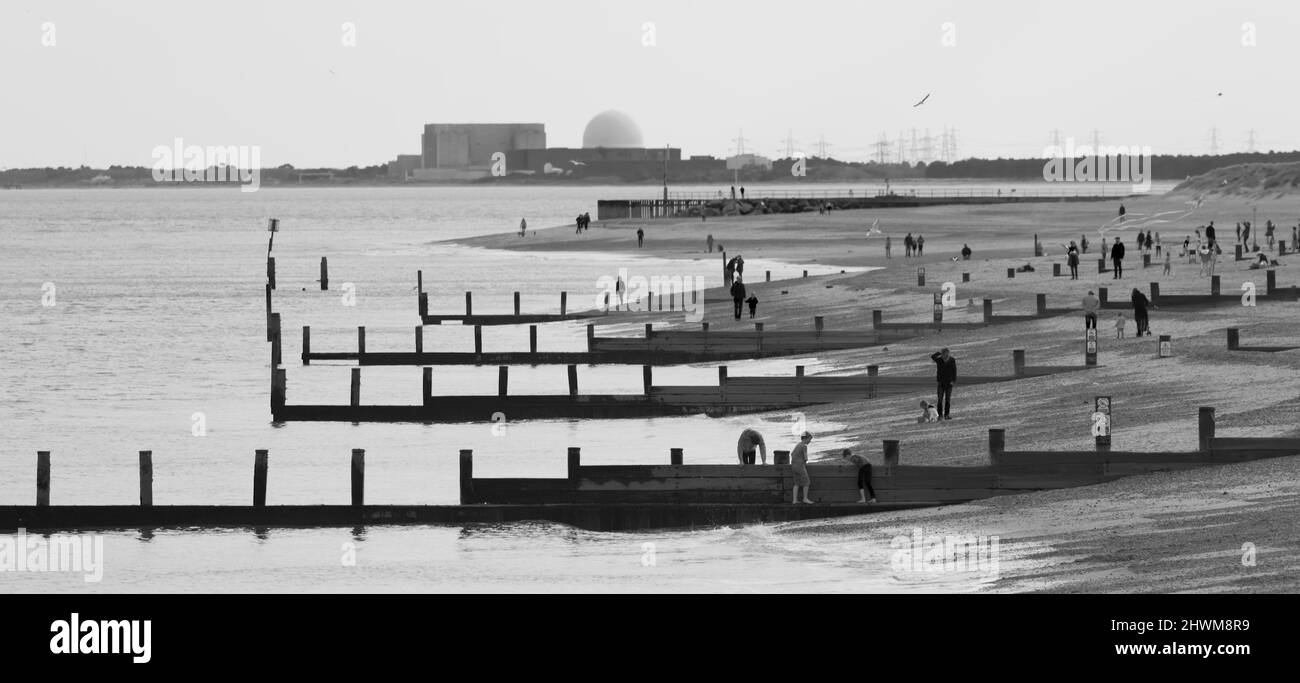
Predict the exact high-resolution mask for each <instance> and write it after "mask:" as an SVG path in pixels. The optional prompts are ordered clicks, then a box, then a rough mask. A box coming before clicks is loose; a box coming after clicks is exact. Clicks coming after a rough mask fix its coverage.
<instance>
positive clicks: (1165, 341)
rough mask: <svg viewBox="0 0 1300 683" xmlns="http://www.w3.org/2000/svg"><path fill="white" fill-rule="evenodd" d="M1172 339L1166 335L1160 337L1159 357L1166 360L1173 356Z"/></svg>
mask: <svg viewBox="0 0 1300 683" xmlns="http://www.w3.org/2000/svg"><path fill="white" fill-rule="evenodd" d="M1172 339H1173V337H1172V336H1170V335H1167V334H1162V335H1160V357H1161V358H1168V357H1170V356H1172V355H1174V348H1173V341H1172Z"/></svg>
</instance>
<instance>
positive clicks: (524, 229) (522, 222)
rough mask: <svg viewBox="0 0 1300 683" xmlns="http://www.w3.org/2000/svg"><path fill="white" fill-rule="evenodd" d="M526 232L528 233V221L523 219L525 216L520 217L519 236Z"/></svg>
mask: <svg viewBox="0 0 1300 683" xmlns="http://www.w3.org/2000/svg"><path fill="white" fill-rule="evenodd" d="M526 234H528V221H527V220H525V219H523V218H520V219H519V236H520V237H523V236H524V235H526Z"/></svg>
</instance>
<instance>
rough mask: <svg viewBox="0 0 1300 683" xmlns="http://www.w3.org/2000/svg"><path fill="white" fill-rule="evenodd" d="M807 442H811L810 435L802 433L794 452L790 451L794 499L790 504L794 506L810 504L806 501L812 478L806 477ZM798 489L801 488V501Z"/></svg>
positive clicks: (810, 502)
mask: <svg viewBox="0 0 1300 683" xmlns="http://www.w3.org/2000/svg"><path fill="white" fill-rule="evenodd" d="M809 441H812V434H809V433H808V432H804V433H803V436H801V437H799V443H798V444H796V445H795V447H794V450H792V451H790V470H791V471H792V472H793V473H794V497H793V499H792V500H791V501H790V502H791V503H793V504H795V505H797V504H799V503H801V502H802V503H808V504H810V505H811V504H812V501H811V500H809V499H808V489H810V488H812V477H810V476H808V442H809ZM800 487H802V488H803V500H800V499H799V488H800Z"/></svg>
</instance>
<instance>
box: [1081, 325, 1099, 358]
mask: <svg viewBox="0 0 1300 683" xmlns="http://www.w3.org/2000/svg"><path fill="white" fill-rule="evenodd" d="M1083 327H1084V329H1083V364H1084V365H1096V364H1097V328H1096V327H1088V323H1087V321H1084V323H1083Z"/></svg>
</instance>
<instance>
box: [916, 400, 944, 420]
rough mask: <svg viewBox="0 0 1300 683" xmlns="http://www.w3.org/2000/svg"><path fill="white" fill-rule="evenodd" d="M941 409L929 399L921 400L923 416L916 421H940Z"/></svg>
mask: <svg viewBox="0 0 1300 683" xmlns="http://www.w3.org/2000/svg"><path fill="white" fill-rule="evenodd" d="M938 421H939V410H938V409H937V408H935V407H934V404H933V403H930V402H929V401H921V417H918V418H916V423H917V424H921V423H924V422H938Z"/></svg>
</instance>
